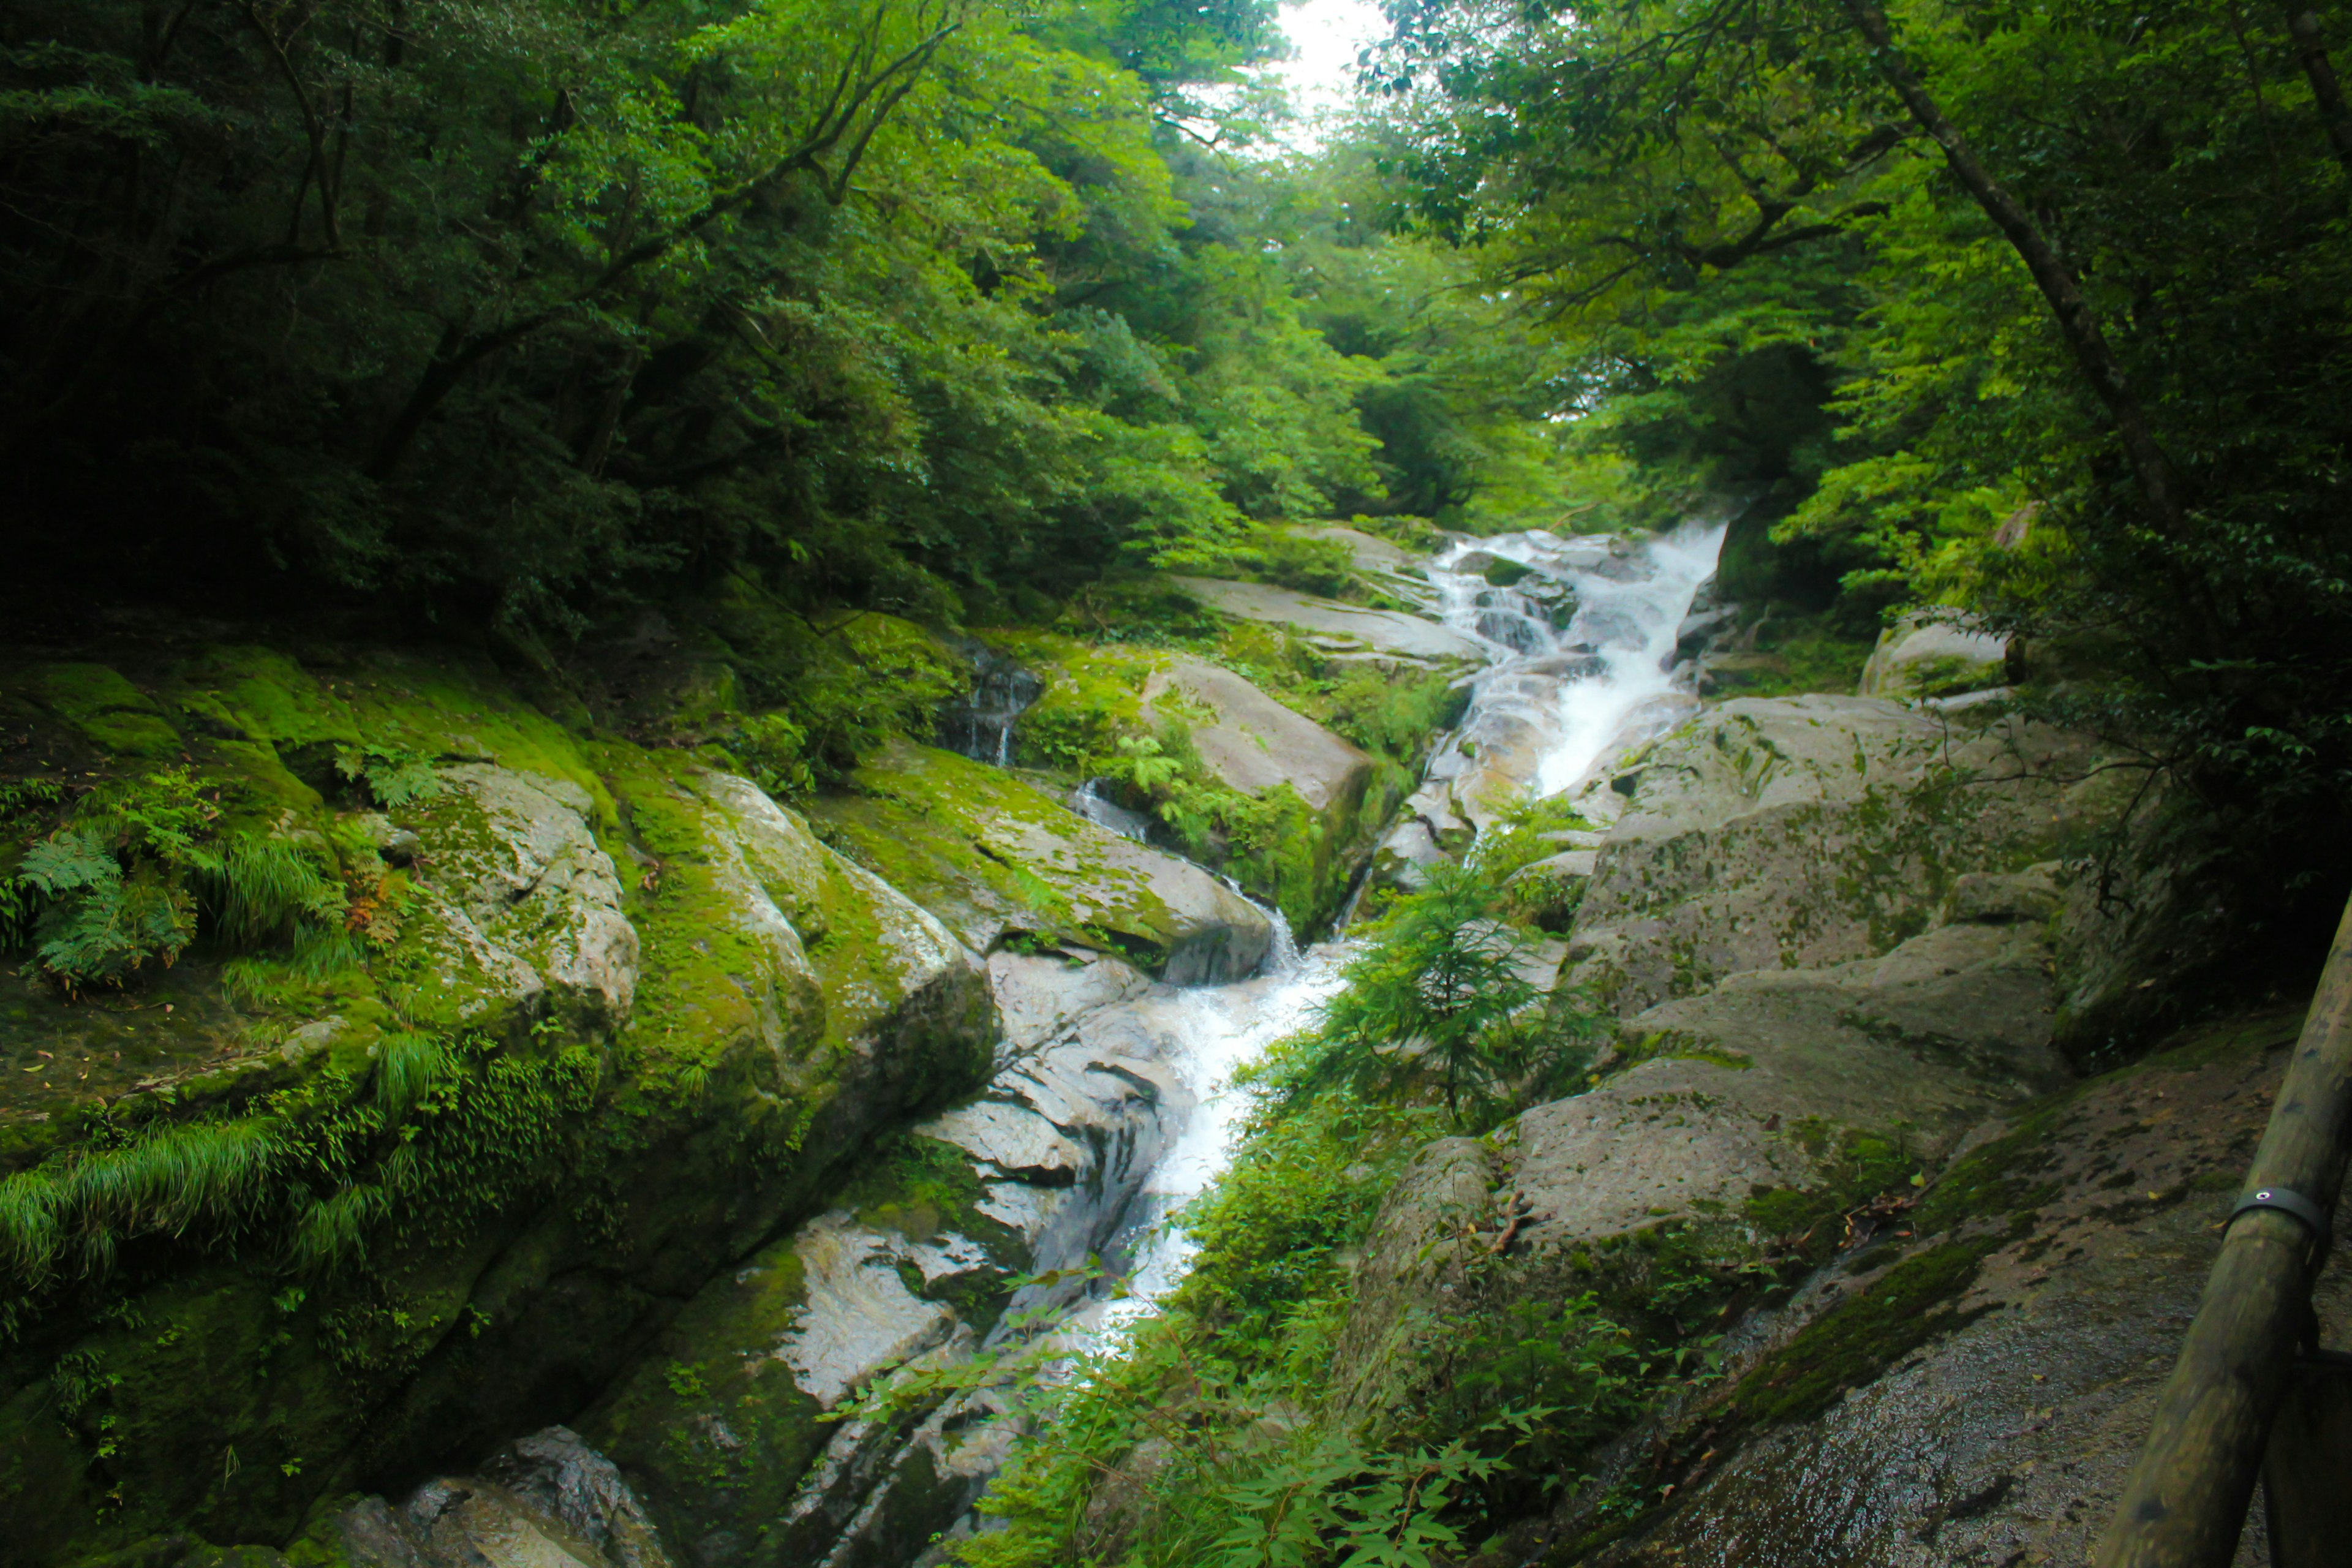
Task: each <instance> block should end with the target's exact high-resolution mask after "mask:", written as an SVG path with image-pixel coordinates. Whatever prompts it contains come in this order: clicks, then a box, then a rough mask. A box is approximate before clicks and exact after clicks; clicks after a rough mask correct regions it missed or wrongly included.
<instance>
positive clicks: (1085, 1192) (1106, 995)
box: [582, 953, 1190, 1568]
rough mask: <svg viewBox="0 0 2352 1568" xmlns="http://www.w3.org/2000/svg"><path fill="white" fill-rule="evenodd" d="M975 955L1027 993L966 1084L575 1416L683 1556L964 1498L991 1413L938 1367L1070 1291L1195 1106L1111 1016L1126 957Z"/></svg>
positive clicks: (836, 1529)
mask: <svg viewBox="0 0 2352 1568" xmlns="http://www.w3.org/2000/svg"><path fill="white" fill-rule="evenodd" d="M992 967H994V968H995V969H996V970H997V971H998V972H999V986H1000V989H1002V990H1003V991H1005V992H1006V993H1008V994H1014V995H1019V996H1023V997H1025V998H1026V999H1027V1000H1026V1002H1025V1003H1024V1005H1022V1006H1020V1007H1019V1008H1017V1009H1016V1010H1015V1016H1016V1018H1017V1019H1018V1020H1019V1021H1020V1027H1019V1030H1018V1031H1017V1032H1016V1034H1015V1037H1014V1038H1013V1041H1012V1042H1011V1049H1012V1051H1013V1058H1012V1059H1011V1060H1010V1061H1009V1062H1008V1063H1007V1065H1006V1066H1004V1067H1003V1068H1002V1069H1000V1071H999V1072H998V1074H997V1076H996V1077H995V1079H992V1081H991V1083H990V1085H989V1087H988V1089H987V1090H986V1092H985V1094H984V1096H983V1098H982V1099H981V1100H976V1101H974V1102H972V1103H971V1104H969V1105H965V1106H962V1107H959V1108H957V1109H956V1110H950V1111H949V1112H947V1113H946V1114H944V1115H942V1116H940V1117H937V1118H934V1119H932V1120H931V1121H926V1122H924V1123H921V1124H920V1125H919V1126H918V1127H916V1128H915V1129H913V1130H912V1131H910V1132H909V1133H908V1134H907V1135H906V1136H903V1137H901V1138H898V1139H897V1140H895V1141H893V1142H890V1143H889V1144H887V1145H886V1146H885V1148H884V1149H882V1150H881V1151H879V1152H878V1153H877V1157H875V1158H873V1159H870V1160H868V1161H867V1162H866V1163H864V1164H863V1165H862V1166H861V1167H860V1169H859V1170H858V1171H857V1172H856V1173H855V1174H854V1176H853V1177H852V1178H851V1180H850V1182H849V1183H848V1184H846V1186H845V1188H844V1189H843V1190H842V1191H841V1192H840V1193H839V1194H836V1202H837V1204H838V1206H837V1207H836V1208H835V1209H834V1210H833V1211H832V1212H831V1213H828V1214H826V1215H824V1216H822V1217H820V1218H818V1219H816V1220H814V1221H813V1222H811V1223H810V1224H808V1225H806V1226H803V1227H802V1228H801V1229H800V1230H799V1231H797V1232H796V1233H794V1234H793V1235H792V1236H790V1237H786V1238H784V1239H782V1240H780V1241H777V1242H775V1243H773V1244H772V1245H771V1246H769V1247H765V1248H764V1249H762V1250H761V1251H760V1252H759V1253H757V1254H755V1255H754V1256H753V1257H751V1258H750V1259H748V1260H747V1261H746V1262H745V1263H744V1264H743V1265H742V1266H741V1267H740V1268H736V1269H734V1270H732V1271H730V1272H729V1273H727V1274H726V1275H724V1276H722V1277H721V1278H720V1279H717V1280H715V1281H713V1282H712V1283H711V1284H710V1285H709V1286H707V1287H706V1288H705V1289H703V1290H702V1291H701V1292H700V1293H699V1294H698V1295H697V1296H696V1297H695V1298H694V1300H692V1301H691V1302H689V1303H688V1306H687V1308H686V1309H685V1310H684V1311H683V1312H682V1313H680V1315H679V1316H678V1317H677V1320H676V1321H674V1322H673V1323H671V1324H670V1325H669V1327H668V1328H667V1330H665V1331H664V1332H663V1334H662V1336H661V1337H660V1339H659V1340H658V1341H657V1342H656V1343H655V1345H654V1346H653V1347H652V1348H651V1349H650V1351H649V1352H647V1353H646V1356H645V1357H644V1358H643V1359H642V1360H641V1361H640V1362H639V1363H637V1365H636V1366H635V1369H634V1370H633V1371H632V1372H631V1373H629V1374H628V1375H627V1376H625V1378H623V1379H621V1380H620V1381H619V1382H618V1383H616V1384H615V1385H614V1390H613V1392H612V1393H611V1394H609V1395H608V1396H607V1397H606V1398H605V1400H604V1402H603V1403H602V1405H600V1406H599V1408H598V1409H597V1410H596V1411H595V1412H593V1414H591V1415H589V1416H588V1417H587V1418H586V1419H585V1420H584V1421H583V1423H582V1429H583V1433H584V1434H585V1435H586V1436H588V1437H589V1438H590V1440H591V1441H593V1442H594V1443H596V1444H597V1445H598V1446H599V1447H602V1448H603V1449H604V1450H605V1451H606V1452H608V1453H610V1454H611V1455H612V1456H613V1457H614V1458H616V1459H618V1460H619V1461H620V1462H621V1463H622V1465H623V1466H624V1467H625V1469H626V1470H627V1471H628V1473H629V1474H630V1475H631V1476H632V1477H633V1478H634V1479H635V1482H636V1484H637V1485H638V1487H639V1488H640V1489H641V1491H642V1493H643V1495H644V1496H645V1497H646V1500H647V1501H648V1503H649V1505H650V1506H651V1508H652V1509H653V1510H654V1512H655V1513H656V1516H657V1517H658V1518H659V1519H660V1520H661V1521H662V1524H663V1528H664V1531H665V1533H666V1534H667V1536H668V1538H669V1539H671V1540H672V1541H674V1542H679V1543H681V1544H682V1545H683V1546H684V1547H685V1549H686V1551H687V1552H688V1554H689V1556H690V1557H691V1559H692V1560H693V1561H694V1562H696V1563H701V1564H708V1565H711V1568H720V1565H725V1568H735V1565H739V1564H740V1565H743V1568H790V1565H793V1564H797V1563H805V1562H813V1561H817V1560H819V1559H821V1558H828V1557H829V1556H830V1555H831V1554H833V1553H835V1552H853V1553H859V1552H864V1553H868V1555H853V1556H852V1557H851V1558H848V1559H841V1560H847V1561H859V1562H865V1561H873V1562H875V1563H897V1562H900V1561H904V1559H903V1558H899V1557H891V1556H889V1555H887V1552H885V1553H883V1554H881V1555H871V1553H872V1552H874V1551H877V1550H878V1546H879V1543H880V1542H883V1541H885V1540H886V1539H887V1540H889V1541H895V1542H898V1543H899V1544H902V1545H903V1544H906V1543H908V1542H912V1543H914V1544H917V1545H919V1544H920V1543H921V1542H925V1541H928V1539H929V1537H930V1535H931V1534H932V1533H934V1532H936V1531H940V1530H942V1529H944V1528H945V1527H946V1526H947V1525H948V1524H949V1523H950V1522H951V1521H953V1520H954V1519H955V1518H956V1517H957V1516H958V1515H960V1514H961V1513H962V1512H963V1511H964V1510H966V1509H968V1508H969V1507H970V1506H971V1500H972V1498H973V1497H974V1496H975V1495H976V1494H977V1491H978V1489H979V1487H980V1486H981V1485H982V1483H983V1482H984V1481H985V1479H986V1478H987V1475H988V1474H989V1473H990V1470H989V1467H988V1466H987V1465H985V1464H982V1463H980V1462H979V1459H980V1458H981V1454H980V1451H979V1450H975V1451H973V1452H969V1453H967V1452H965V1451H964V1449H965V1447H966V1440H967V1439H968V1438H970V1437H972V1436H977V1435H979V1429H982V1428H987V1427H989V1426H992V1424H993V1423H995V1422H996V1421H997V1420H998V1416H997V1415H996V1413H995V1411H994V1405H993V1402H992V1395H991V1394H989V1393H988V1392H987V1390H986V1389H985V1388H984V1387H968V1386H966V1385H965V1384H961V1383H959V1382H958V1381H957V1379H956V1377H955V1375H954V1373H955V1369H956V1368H958V1367H960V1366H962V1365H965V1364H967V1363H969V1362H970V1361H971V1357H972V1355H973V1354H974V1352H978V1351H980V1350H982V1348H983V1347H993V1348H998V1349H1002V1348H1003V1344H1004V1341H1005V1338H1006V1336H1007V1335H1009V1334H1017V1333H1018V1329H1017V1326H1016V1325H1017V1324H1018V1323H1019V1321H1021V1319H1020V1317H1019V1314H1022V1313H1025V1312H1027V1311H1029V1310H1033V1309H1034V1308H1037V1307H1040V1306H1045V1305H1048V1304H1051V1303H1053V1302H1055V1301H1061V1300H1068V1299H1069V1298H1070V1297H1071V1296H1072V1295H1073V1294H1074V1293H1075V1292H1076V1289H1079V1286H1080V1281H1079V1279H1078V1276H1077V1273H1076V1270H1077V1268H1078V1266H1080V1265H1082V1264H1083V1263H1084V1261H1085V1260H1086V1258H1087V1257H1088V1255H1089V1254H1090V1253H1091V1252H1092V1251H1094V1250H1095V1249H1096V1248H1098V1247H1101V1246H1102V1245H1103V1243H1104V1242H1105V1240H1106V1239H1107V1238H1108V1237H1109V1236H1110V1235H1111V1233H1112V1232H1113V1231H1114V1230H1115V1229H1116V1228H1117V1227H1118V1224H1119V1222H1120V1220H1121V1218H1122V1217H1123V1215H1124V1212H1125V1205H1126V1201H1127V1197H1128V1195H1129V1194H1131V1193H1132V1192H1133V1191H1134V1189H1135V1186H1136V1184H1137V1183H1138V1182H1139V1179H1140V1177H1141V1175H1142V1173H1143V1172H1144V1171H1145V1170H1146V1169H1148V1168H1149V1167H1150V1164H1151V1163H1152V1162H1153V1161H1154V1160H1155V1159H1157V1158H1158V1156H1159V1153H1160V1150H1161V1149H1162V1148H1163V1147H1164V1146H1165V1143H1166V1141H1167V1139H1168V1138H1169V1136H1170V1135H1171V1132H1172V1131H1173V1128H1174V1125H1175V1119H1176V1118H1177V1116H1178V1115H1179V1114H1181V1111H1182V1110H1185V1109H1186V1108H1187V1107H1188V1105H1189V1103H1190V1101H1189V1099H1188V1097H1187V1096H1185V1094H1184V1093H1183V1091H1182V1090H1181V1089H1180V1088H1179V1087H1178V1086H1177V1085H1176V1083H1175V1081H1174V1079H1172V1078H1171V1076H1170V1075H1169V1073H1168V1071H1167V1069H1166V1068H1164V1067H1162V1066H1161V1065H1160V1063H1159V1062H1158V1061H1157V1060H1156V1059H1155V1058H1154V1057H1153V1056H1152V1055H1151V1054H1150V1050H1151V1048H1152V1047H1150V1044H1149V1043H1148V1042H1147V1040H1145V1039H1139V1038H1138V1037H1137V1036H1136V1035H1135V1033H1134V1031H1133V1030H1132V1029H1131V1028H1129V1027H1127V1026H1124V1025H1123V1024H1121V1023H1120V1022H1119V1013H1120V1010H1119V1009H1118V1006H1117V1004H1118V1003H1120V1002H1122V1001H1126V1000H1129V999H1130V998H1132V997H1134V996H1135V995H1136V994H1138V993H1139V991H1140V990H1141V989H1142V987H1141V986H1140V984H1139V979H1138V977H1136V976H1135V975H1134V973H1133V972H1132V971H1128V970H1126V969H1125V966H1124V965H1121V964H1119V963H1118V962H1117V961H1116V960H1108V959H1106V960H1097V961H1094V962H1091V963H1069V962H1067V961H1063V960H1058V959H1049V958H1036V957H1027V956H1024V955H1020V954H1014V953H1002V954H999V955H998V956H997V957H996V958H995V959H994V960H992ZM1055 1270H1071V1271H1073V1272H1072V1273H1071V1275H1070V1276H1069V1277H1068V1278H1067V1279H1059V1280H1057V1279H1054V1278H1053V1277H1052V1275H1051V1273H1050V1271H1055ZM1040 1272H1045V1273H1046V1276H1047V1277H1046V1278H1045V1279H1040V1280H1038V1281H1037V1282H1036V1283H1033V1284H1028V1285H1020V1284H1018V1283H1017V1281H1018V1280H1019V1279H1022V1278H1023V1277H1024V1276H1031V1275H1034V1274H1038V1273H1040ZM1008 1314H1012V1316H1008ZM877 1392H879V1393H881V1394H884V1395H885V1397H884V1398H883V1399H882V1400H881V1402H880V1403H878V1404H872V1405H860V1404H859V1401H860V1400H861V1398H863V1397H864V1396H866V1395H868V1394H874V1393H877ZM982 1448H983V1449H985V1448H987V1445H986V1444H985V1443H983V1444H982ZM989 1451H993V1450H992V1449H991V1450H989Z"/></svg>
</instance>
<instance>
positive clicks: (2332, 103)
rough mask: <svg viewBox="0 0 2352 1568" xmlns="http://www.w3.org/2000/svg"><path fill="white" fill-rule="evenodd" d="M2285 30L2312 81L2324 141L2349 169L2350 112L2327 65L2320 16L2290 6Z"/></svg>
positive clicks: (2351, 166) (2333, 70) (2351, 158)
mask: <svg viewBox="0 0 2352 1568" xmlns="http://www.w3.org/2000/svg"><path fill="white" fill-rule="evenodd" d="M2286 30H2287V36H2288V37H2292V38H2293V39H2294V52H2295V53H2296V55H2298V56H2300V57H2301V58H2302V60H2303V74H2304V75H2305V76H2307V77H2309V78H2310V79H2311V96H2312V98H2313V99H2314V100H2315V101H2316V102H2317V103H2318V105H2319V119H2320V121H2321V123H2323V124H2325V125H2326V127H2327V140H2328V142H2329V143H2330V144H2331V145H2333V146H2334V147H2335V149H2336V160H2337V162H2339V163H2342V164H2343V165H2344V167H2345V168H2346V169H2347V170H2352V110H2347V109H2346V108H2345V107H2344V89H2342V88H2341V87H2338V86H2337V85H2336V68H2335V67H2334V66H2332V65H2330V64H2328V62H2327V42H2326V39H2325V38H2323V37H2321V36H2320V32H2319V14H2318V13H2317V12H2315V11H2302V10H2297V9H2296V8H2295V7H2294V6H2292V5H2290V6H2288V7H2287V13H2286Z"/></svg>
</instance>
